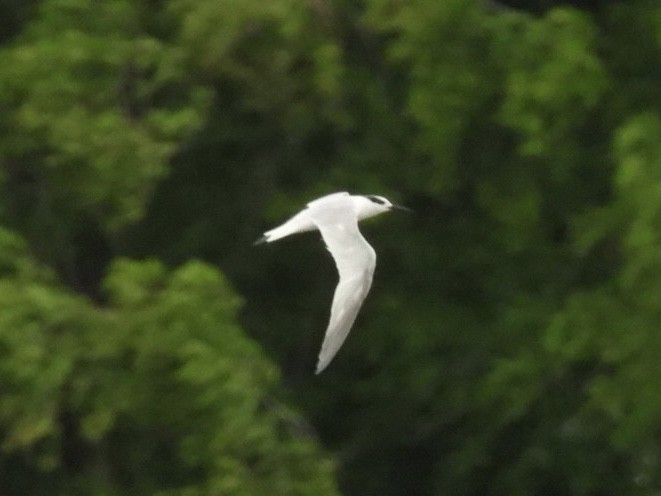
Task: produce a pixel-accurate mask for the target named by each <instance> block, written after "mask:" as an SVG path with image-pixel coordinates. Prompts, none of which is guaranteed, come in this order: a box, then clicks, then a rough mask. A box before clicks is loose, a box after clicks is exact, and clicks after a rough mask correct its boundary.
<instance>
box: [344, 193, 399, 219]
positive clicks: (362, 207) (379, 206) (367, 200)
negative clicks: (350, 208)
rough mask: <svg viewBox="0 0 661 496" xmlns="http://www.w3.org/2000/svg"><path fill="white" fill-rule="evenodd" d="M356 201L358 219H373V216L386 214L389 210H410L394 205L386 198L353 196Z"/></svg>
mask: <svg viewBox="0 0 661 496" xmlns="http://www.w3.org/2000/svg"><path fill="white" fill-rule="evenodd" d="M354 198H355V200H356V213H357V215H358V219H359V220H362V219H367V218H368V217H374V216H375V215H379V214H382V213H384V212H388V211H390V210H406V211H408V212H410V211H411V210H410V209H408V208H406V207H402V206H399V205H395V204H394V203H392V202H391V201H390V200H388V199H387V198H384V197H383V196H377V195H360V196H354Z"/></svg>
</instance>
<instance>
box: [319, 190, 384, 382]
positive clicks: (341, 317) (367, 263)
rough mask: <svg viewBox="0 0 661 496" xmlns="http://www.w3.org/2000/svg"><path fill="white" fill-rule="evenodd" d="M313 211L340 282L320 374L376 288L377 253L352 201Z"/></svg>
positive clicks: (334, 202)
mask: <svg viewBox="0 0 661 496" xmlns="http://www.w3.org/2000/svg"><path fill="white" fill-rule="evenodd" d="M328 200H329V201H326V202H323V204H319V205H314V207H316V206H318V207H319V208H311V209H310V217H311V219H312V222H313V223H314V224H315V225H316V226H317V228H318V229H319V231H320V232H321V236H322V237H323V239H324V242H325V243H326V247H327V248H328V251H330V253H331V255H332V256H333V259H334V260H335V264H336V265H337V271H338V273H339V275H340V281H339V283H338V285H337V287H336V288H335V295H334V296H333V305H332V307H331V314H330V322H329V323H328V328H327V329H326V336H325V337H324V342H323V344H322V346H321V352H320V353H319V361H318V363H317V371H316V373H317V374H318V373H320V372H321V371H322V370H324V369H325V368H326V367H327V366H328V364H329V363H330V361H331V360H332V359H333V357H334V356H335V354H336V353H337V351H338V350H339V349H340V347H341V346H342V343H344V340H345V339H346V337H347V335H348V334H349V331H350V330H351V326H352V325H353V323H354V321H355V320H356V316H357V315H358V311H359V310H360V307H361V306H362V304H363V301H365V297H366V296H367V293H368V292H369V290H370V287H371V286H372V276H373V275H374V267H375V266H376V253H374V250H373V249H372V247H371V246H370V245H369V243H368V242H367V241H365V238H363V236H362V234H360V231H359V230H358V219H357V217H356V213H355V212H354V210H353V207H352V205H351V202H348V201H346V199H345V198H341V197H340V198H333V199H331V198H329V199H328Z"/></svg>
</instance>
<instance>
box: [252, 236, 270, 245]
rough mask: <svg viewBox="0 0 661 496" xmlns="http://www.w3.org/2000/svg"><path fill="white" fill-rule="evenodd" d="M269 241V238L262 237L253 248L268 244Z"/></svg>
mask: <svg viewBox="0 0 661 496" xmlns="http://www.w3.org/2000/svg"><path fill="white" fill-rule="evenodd" d="M267 241H268V238H267V237H266V236H262V237H261V238H259V239H258V240H257V241H255V242H254V243H253V244H252V245H253V246H257V245H261V244H264V243H266V242H267Z"/></svg>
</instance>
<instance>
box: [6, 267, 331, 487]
mask: <svg viewBox="0 0 661 496" xmlns="http://www.w3.org/2000/svg"><path fill="white" fill-rule="evenodd" d="M105 286H106V290H107V292H108V295H109V301H108V303H107V304H106V305H104V306H103V307H101V308H95V307H94V306H93V305H91V304H90V303H89V302H88V301H87V300H85V299H84V298H81V297H79V296H75V295H72V294H70V293H69V292H67V291H66V290H64V289H63V288H60V287H58V286H57V285H54V284H53V283H49V282H48V281H46V280H42V279H38V278H31V279H28V278H19V277H15V276H14V277H13V276H10V275H6V276H5V277H3V278H2V280H0V296H2V298H1V301H2V304H1V307H0V350H2V360H0V363H1V364H2V366H1V367H0V381H1V382H2V384H3V395H2V397H1V398H0V422H2V425H3V438H2V452H3V457H5V458H7V459H9V460H12V459H15V461H14V467H13V469H12V473H9V472H6V471H5V473H4V474H3V479H5V480H7V481H8V482H6V483H3V485H4V489H3V494H9V493H10V492H11V493H14V494H19V493H20V494H28V493H29V494H72V493H76V494H91V493H92V491H98V492H99V493H101V494H126V492H131V493H132V494H168V495H192V494H217V493H222V494H264V493H265V492H269V493H271V494H315V495H316V494H332V493H333V492H334V489H333V482H332V479H331V475H332V465H331V464H330V462H329V461H326V460H323V459H322V458H321V457H320V454H319V451H318V449H317V448H315V446H314V444H313V443H312V442H311V441H310V439H309V438H308V437H307V436H306V435H305V434H303V433H302V432H303V431H301V429H300V428H297V427H296V426H297V425H298V424H300V423H301V422H302V420H301V419H299V418H298V416H297V415H296V414H294V413H292V412H291V411H290V410H289V409H288V408H286V407H285V406H284V405H283V404H282V403H281V402H280V401H279V400H278V399H277V396H276V389H275V388H276V385H277V379H278V374H277V372H276V369H275V368H274V366H273V365H272V364H271V363H270V362H268V361H267V360H266V358H265V357H264V356H263V354H262V353H261V351H260V349H259V348H258V346H257V345H256V344H255V343H254V342H253V341H251V340H249V339H248V338H246V337H245V335H244V334H243V332H242V330H241V328H240V327H239V326H238V325H237V323H236V322H235V313H236V311H237V308H238V305H239V304H240V300H239V299H238V297H237V296H236V295H235V294H234V292H233V291H232V290H231V289H230V287H229V285H228V283H227V282H226V281H225V280H224V279H223V277H222V276H221V275H220V274H219V273H218V272H217V271H216V270H214V269H213V268H211V267H210V266H208V265H206V264H203V263H201V262H191V263H189V264H187V265H185V266H183V267H182V268H180V269H178V270H176V271H174V272H172V273H169V272H168V271H167V270H166V269H165V268H164V267H163V266H162V265H160V264H159V263H158V262H155V261H147V262H134V261H129V260H126V259H120V260H118V261H117V262H115V264H114V265H113V267H112V268H111V270H110V272H109V274H108V277H107V279H106V281H105ZM19 454H23V456H22V457H21V456H19ZM26 455H27V456H26ZM26 471H33V472H35V476H34V477H32V478H24V476H23V475H22V474H24V473H25V472H26ZM8 478H9V479H10V480H11V482H9V479H8Z"/></svg>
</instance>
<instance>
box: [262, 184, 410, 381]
mask: <svg viewBox="0 0 661 496" xmlns="http://www.w3.org/2000/svg"><path fill="white" fill-rule="evenodd" d="M393 208H402V207H397V206H396V205H393V204H392V203H390V201H388V200H386V199H385V198H383V197H381V196H374V195H367V196H361V195H350V194H349V193H346V192H342V193H333V194H331V195H328V196H324V197H322V198H319V199H317V200H314V201H312V202H310V203H308V204H307V207H306V208H305V209H304V210H302V211H301V212H299V213H297V214H296V215H294V216H293V217H292V218H291V219H289V220H288V221H287V222H285V223H284V224H282V225H280V226H278V227H276V228H274V229H271V230H270V231H266V232H265V233H264V236H263V237H262V238H261V239H260V240H259V241H258V242H266V243H270V242H273V241H276V240H278V239H281V238H284V237H286V236H289V235H291V234H295V233H299V232H305V231H313V230H317V229H318V230H319V231H320V232H321V236H322V238H323V239H324V242H325V243H326V247H327V248H328V250H329V251H330V253H331V255H332V256H333V258H334V259H335V264H336V265H337V270H338V272H339V275H340V280H339V283H338V285H337V287H336V288H335V295H334V296H333V305H332V307H331V315H330V322H329V323H328V328H327V329H326V336H325V337H324V342H323V344H322V346H321V352H320V353H319V361H318V363H317V371H316V373H317V374H318V373H319V372H321V371H322V370H324V369H325V368H326V367H327V366H328V364H329V363H330V361H331V360H332V359H333V357H334V356H335V354H336V353H337V351H338V350H339V349H340V347H341V346H342V343H344V340H345V339H346V337H347V335H348V334H349V331H350V330H351V326H352V325H353V323H354V321H355V320H356V316H357V315H358V311H359V310H360V307H361V306H362V304H363V301H364V300H365V297H366V296H367V293H368V292H369V290H370V287H371V285H372V276H373V275H374V268H375V266H376V253H375V252H374V250H373V249H372V247H371V246H370V245H369V243H368V242H367V241H366V240H365V238H363V236H362V234H361V233H360V231H359V230H358V221H360V220H363V219H367V218H368V217H373V216H375V215H378V214H381V213H384V212H387V211H389V210H391V209H393Z"/></svg>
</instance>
